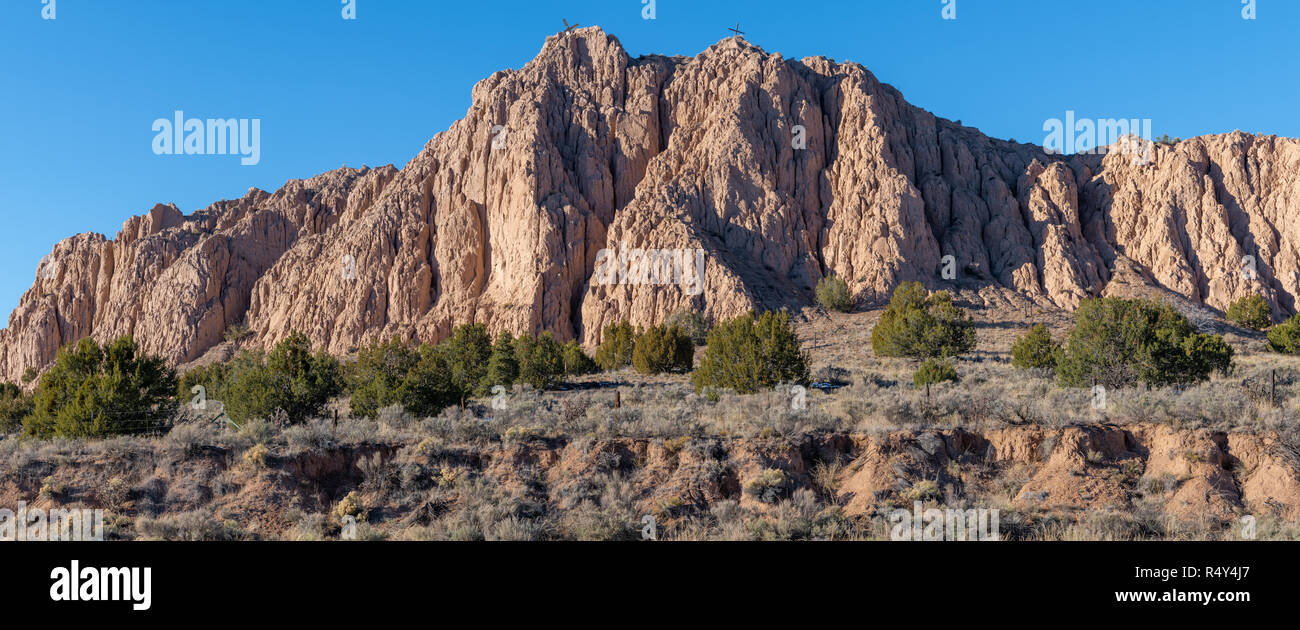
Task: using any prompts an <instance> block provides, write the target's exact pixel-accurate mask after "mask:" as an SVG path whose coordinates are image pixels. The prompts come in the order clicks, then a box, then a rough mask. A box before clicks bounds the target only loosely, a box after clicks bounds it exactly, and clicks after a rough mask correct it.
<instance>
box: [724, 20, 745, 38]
mask: <svg viewBox="0 0 1300 630" xmlns="http://www.w3.org/2000/svg"><path fill="white" fill-rule="evenodd" d="M727 30H729V31H731V32H733V33H735V34H736V36H737V37H744V36H745V31H742V30H740V22H736V28H729V29H727Z"/></svg>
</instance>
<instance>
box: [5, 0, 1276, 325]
mask: <svg viewBox="0 0 1300 630" xmlns="http://www.w3.org/2000/svg"><path fill="white" fill-rule="evenodd" d="M341 2H342V0H185V1H184V2H180V1H175V0H118V1H110V0H56V4H55V11H56V12H55V19H54V20H43V19H42V16H41V13H42V10H43V7H42V3H43V0H0V68H2V69H0V149H3V150H0V219H2V222H0V225H3V230H2V231H0V265H2V268H3V270H4V271H3V273H2V274H0V316H2V317H4V318H5V321H7V316H8V313H9V312H10V311H11V310H12V309H13V308H14V307H15V306H16V305H17V303H18V298H19V296H20V295H21V294H22V292H23V291H25V290H26V289H27V288H28V287H29V286H30V285H31V283H32V279H33V276H34V273H35V270H36V266H37V263H38V262H39V260H40V259H41V257H42V256H44V255H45V254H47V253H49V252H50V250H51V248H52V246H53V245H54V243H55V242H57V241H59V240H61V239H63V238H65V237H68V236H71V235H73V234H76V233H80V232H87V231H93V232H101V233H104V234H106V235H107V236H109V237H110V238H112V237H113V236H115V235H116V233H117V230H118V229H120V227H121V225H122V222H123V221H124V220H125V219H126V218H127V217H128V216H130V215H132V214H139V213H142V212H145V211H146V210H148V209H149V208H151V207H152V206H153V205H154V204H155V203H158V202H163V203H166V202H173V203H176V204H177V205H178V206H179V207H180V208H181V209H182V210H183V211H185V212H186V213H189V212H192V211H194V210H196V209H199V208H202V207H204V206H206V205H208V204H209V203H211V202H213V201H216V200H218V199H223V198H231V197H239V196H242V195H243V194H244V193H245V192H246V191H247V190H248V188H249V187H252V186H256V187H259V188H263V189H266V190H274V189H276V188H278V187H279V186H281V185H282V184H283V183H284V182H285V181H286V180H288V179H292V178H298V177H308V176H311V175H314V174H316V173H319V172H322V171H325V170H329V169H333V168H338V167H339V166H341V165H345V164H346V165H348V166H360V165H362V164H368V165H371V166H374V165H382V164H388V163H394V164H397V165H398V166H401V165H402V164H404V163H405V162H406V161H407V160H408V159H410V158H411V157H412V156H414V155H415V154H416V153H417V152H418V151H419V150H420V148H421V147H422V146H423V145H424V143H425V142H426V141H427V140H428V139H429V138H430V137H432V136H433V135H434V134H435V133H437V132H438V131H441V130H443V129H446V128H447V126H448V125H449V124H450V123H451V122H452V121H454V120H456V119H458V118H460V117H461V116H462V115H463V114H464V112H465V110H466V109H467V108H468V107H469V104H470V103H469V98H470V88H471V87H472V86H473V85H474V83H475V82H477V81H479V80H481V79H482V78H484V77H486V76H488V75H490V74H491V73H493V72H495V71H496V70H499V69H503V68H518V67H520V66H522V65H523V64H524V63H526V62H527V61H528V60H529V59H531V58H532V57H533V56H534V55H536V54H537V52H538V50H539V49H540V48H541V45H542V42H543V40H544V38H545V37H546V36H547V35H549V34H551V33H553V32H555V31H557V30H560V29H561V28H563V26H562V24H561V22H560V21H561V19H562V18H567V19H568V20H569V21H570V22H578V23H581V24H582V25H584V26H588V25H600V26H602V27H604V28H605V30H606V31H607V32H609V33H612V34H614V35H617V36H618V37H619V39H620V40H621V41H622V42H623V45H624V47H626V48H627V50H628V51H629V53H631V54H632V55H633V56H635V55H639V54H647V53H660V54H680V55H694V54H696V53H698V52H699V51H700V50H703V49H704V48H706V47H708V46H709V45H711V44H713V43H715V42H716V41H718V40H719V39H722V38H724V37H726V36H728V35H730V33H729V32H727V30H726V28H727V27H729V26H731V25H733V24H734V23H736V22H737V21H739V22H740V23H741V28H742V29H743V30H744V31H745V32H746V34H747V35H746V37H747V39H749V40H750V41H751V42H753V43H755V44H758V45H760V46H762V47H764V48H765V49H767V50H768V51H769V52H781V53H782V54H784V55H786V56H787V57H790V58H800V57H805V56H810V55H824V56H828V57H832V58H835V59H838V60H841V61H845V60H851V61H855V62H858V63H861V64H863V65H865V66H867V67H868V68H869V69H871V70H872V72H874V73H875V74H876V76H877V77H879V78H880V79H881V80H882V81H885V82H887V83H891V84H893V85H894V86H895V87H897V88H899V89H900V90H902V92H903V94H905V95H906V96H907V98H908V100H909V101H911V102H912V103H914V104H916V105H918V106H921V107H924V108H926V109H929V110H930V111H933V112H935V113H936V114H938V115H940V116H943V117H946V118H950V119H960V120H962V121H963V122H964V123H965V124H967V125H972V126H975V127H979V128H980V129H982V130H983V131H984V132H985V133H987V134H989V135H992V136H996V137H1001V138H1015V139H1017V140H1020V141H1022V142H1034V143H1041V142H1042V141H1043V136H1044V135H1045V134H1044V132H1043V131H1042V127H1043V123H1044V121H1045V120H1047V119H1050V118H1063V117H1064V116H1065V112H1066V111H1067V110H1074V111H1076V112H1077V113H1078V116H1080V117H1092V118H1150V119H1152V121H1153V127H1154V134H1155V135H1156V136H1159V135H1161V134H1163V133H1168V134H1170V135H1174V136H1181V137H1189V136H1195V135H1201V134H1207V133H1221V132H1227V131H1232V130H1233V129H1242V130H1244V131H1252V132H1258V133H1272V134H1278V135H1283V136H1300V120H1297V116H1296V112H1297V111H1298V110H1297V104H1298V103H1300V98H1297V97H1300V81H1297V80H1296V79H1297V77H1296V74H1297V72H1298V71H1297V70H1296V68H1297V67H1300V63H1297V52H1298V51H1300V47H1298V46H1297V44H1296V39H1297V33H1298V32H1300V2H1295V1H1294V0H1257V2H1258V4H1257V5H1256V19H1254V20H1244V19H1242V0H1140V1H1139V0H1088V1H1075V2H1067V1H1061V0H1056V1H1044V0H956V3H957V5H956V8H957V13H956V16H957V19H956V20H944V19H943V18H942V15H941V13H942V11H943V9H944V7H945V2H944V0H845V1H832V2H817V1H812V0H810V1H805V2H790V1H788V0H786V1H781V2H767V1H761V0H731V1H719V0H709V1H707V2H704V1H700V0H689V1H688V0H655V19H654V20H644V19H642V9H643V6H644V5H643V0H572V1H565V0H554V1H511V0H492V1H482V2H443V1H440V0H356V10H357V14H356V16H357V19H356V20H352V21H348V20H344V19H343V18H342V14H341V12H342V9H343V6H342V4H341ZM175 110H183V111H184V112H185V113H186V116H187V117H188V116H194V117H198V118H218V117H220V118H259V119H261V161H260V162H259V163H258V164H257V165H255V166H242V165H240V160H239V158H238V157H235V156H197V155H189V156H168V155H162V156H159V155H155V154H154V153H153V151H152V149H151V145H152V142H153V139H154V135H155V134H154V132H153V130H152V129H151V125H152V124H153V121H154V120H155V119H158V118H170V117H171V116H172V112H174V111H175Z"/></svg>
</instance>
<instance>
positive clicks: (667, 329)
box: [632, 326, 695, 374]
mask: <svg viewBox="0 0 1300 630" xmlns="http://www.w3.org/2000/svg"><path fill="white" fill-rule="evenodd" d="M694 359H695V344H693V343H691V339H690V337H687V336H686V334H685V333H683V332H682V329H681V328H678V327H677V326H651V327H650V328H649V329H647V330H646V331H645V332H643V333H641V334H640V335H637V337H636V342H635V343H634V344H633V349H632V365H633V366H635V367H636V371H638V372H640V373H642V374H661V373H664V372H689V371H690V370H691V364H692V363H693V362H694Z"/></svg>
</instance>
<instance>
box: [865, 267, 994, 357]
mask: <svg viewBox="0 0 1300 630" xmlns="http://www.w3.org/2000/svg"><path fill="white" fill-rule="evenodd" d="M871 349H872V350H873V351H874V352H875V353H876V356H881V357H908V358H912V359H928V358H944V357H951V356H956V355H959V354H962V353H964V352H970V351H971V350H974V349H975V324H974V322H972V321H971V318H970V315H967V314H966V312H965V311H963V310H962V309H961V308H958V307H957V306H956V305H955V304H953V303H952V296H951V295H950V294H949V293H948V292H947V291H938V292H936V293H935V294H933V295H928V294H927V292H926V290H925V287H924V286H922V285H921V283H920V282H904V283H902V284H900V285H898V288H896V289H894V295H893V296H892V297H891V298H890V299H889V306H887V307H886V308H885V312H884V313H882V314H881V316H880V321H879V322H877V323H876V326H875V327H874V328H872V329H871Z"/></svg>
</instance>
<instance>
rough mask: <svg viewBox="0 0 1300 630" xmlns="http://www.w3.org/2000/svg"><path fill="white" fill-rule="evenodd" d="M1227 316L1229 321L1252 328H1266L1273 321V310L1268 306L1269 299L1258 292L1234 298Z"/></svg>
mask: <svg viewBox="0 0 1300 630" xmlns="http://www.w3.org/2000/svg"><path fill="white" fill-rule="evenodd" d="M1225 316H1226V317H1227V319H1228V321H1230V322H1232V323H1234V324H1236V325H1238V326H1241V327H1242V328H1249V329H1251V330H1264V329H1265V328H1268V327H1269V325H1270V324H1272V323H1273V312H1272V311H1271V310H1269V308H1268V300H1265V299H1264V296H1262V295H1259V294H1258V293H1256V294H1254V295H1247V296H1245V297H1241V298H1237V299H1236V300H1234V301H1233V302H1232V304H1229V305H1228V311H1227V313H1225Z"/></svg>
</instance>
